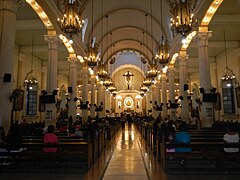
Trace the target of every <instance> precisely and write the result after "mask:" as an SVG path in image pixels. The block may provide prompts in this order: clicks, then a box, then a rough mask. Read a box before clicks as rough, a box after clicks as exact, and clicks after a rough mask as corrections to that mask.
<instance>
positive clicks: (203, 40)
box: [196, 32, 213, 127]
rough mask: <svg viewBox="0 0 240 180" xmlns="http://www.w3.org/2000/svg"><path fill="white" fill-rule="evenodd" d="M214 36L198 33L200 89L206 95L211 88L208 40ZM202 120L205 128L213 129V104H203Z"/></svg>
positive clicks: (208, 33) (209, 33) (207, 33)
mask: <svg viewBox="0 0 240 180" xmlns="http://www.w3.org/2000/svg"><path fill="white" fill-rule="evenodd" d="M211 36H212V33H211V32H198V34H197V36H196V39H197V43H198V61H199V76H200V87H202V88H204V91H205V93H209V92H210V90H211V88H212V86H211V75H210V61H209V55H208V39H209V38H210V37H211ZM200 120H201V124H202V126H203V127H212V124H213V103H212V102H211V103H209V102H202V110H201V111H200Z"/></svg>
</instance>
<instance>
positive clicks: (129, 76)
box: [123, 71, 134, 89]
mask: <svg viewBox="0 0 240 180" xmlns="http://www.w3.org/2000/svg"><path fill="white" fill-rule="evenodd" d="M123 76H124V80H125V83H126V84H127V87H128V89H130V84H131V83H132V81H133V76H134V74H132V73H131V72H130V71H127V72H126V73H125V74H124V75H123Z"/></svg>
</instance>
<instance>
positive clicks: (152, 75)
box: [146, 58, 158, 78]
mask: <svg viewBox="0 0 240 180" xmlns="http://www.w3.org/2000/svg"><path fill="white" fill-rule="evenodd" d="M157 73H158V70H157V68H156V62H155V59H154V58H153V59H152V62H151V63H149V69H148V71H147V73H146V76H147V77H150V78H155V77H157Z"/></svg>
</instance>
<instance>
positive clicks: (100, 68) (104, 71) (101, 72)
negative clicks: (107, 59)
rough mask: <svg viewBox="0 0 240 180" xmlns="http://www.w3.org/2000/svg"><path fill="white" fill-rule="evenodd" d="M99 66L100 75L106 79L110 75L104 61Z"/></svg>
mask: <svg viewBox="0 0 240 180" xmlns="http://www.w3.org/2000/svg"><path fill="white" fill-rule="evenodd" d="M98 68H99V70H98V77H99V78H100V79H101V80H104V79H105V78H106V77H107V76H108V72H107V71H106V70H105V66H104V63H103V61H101V62H100V64H99V66H98Z"/></svg>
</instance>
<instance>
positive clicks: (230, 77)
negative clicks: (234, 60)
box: [221, 31, 236, 84]
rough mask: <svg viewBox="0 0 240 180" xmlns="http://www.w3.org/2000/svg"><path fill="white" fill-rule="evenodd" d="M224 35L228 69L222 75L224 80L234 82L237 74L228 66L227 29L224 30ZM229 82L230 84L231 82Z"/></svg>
mask: <svg viewBox="0 0 240 180" xmlns="http://www.w3.org/2000/svg"><path fill="white" fill-rule="evenodd" d="M223 35H224V47H225V60H226V69H225V74H224V75H223V76H222V77H221V79H222V80H223V81H228V82H229V83H233V82H234V81H235V80H236V76H235V75H234V73H233V71H232V70H231V69H230V68H229V67H228V59H227V46H226V38H225V31H224V32H223ZM229 83H228V84H229Z"/></svg>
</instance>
